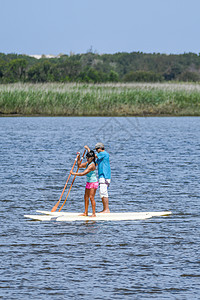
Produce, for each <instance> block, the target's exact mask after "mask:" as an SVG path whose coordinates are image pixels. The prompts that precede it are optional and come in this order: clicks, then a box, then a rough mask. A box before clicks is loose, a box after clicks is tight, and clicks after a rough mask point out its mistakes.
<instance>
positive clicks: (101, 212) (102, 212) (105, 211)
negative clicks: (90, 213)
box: [99, 209, 110, 214]
mask: <svg viewBox="0 0 200 300" xmlns="http://www.w3.org/2000/svg"><path fill="white" fill-rule="evenodd" d="M99 213H100V214H109V213H110V210H109V209H105V210H102V211H100V212H99Z"/></svg>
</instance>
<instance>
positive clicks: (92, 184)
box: [85, 181, 99, 190]
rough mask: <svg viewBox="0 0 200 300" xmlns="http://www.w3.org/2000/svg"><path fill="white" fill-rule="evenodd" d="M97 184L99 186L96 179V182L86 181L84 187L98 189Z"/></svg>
mask: <svg viewBox="0 0 200 300" xmlns="http://www.w3.org/2000/svg"><path fill="white" fill-rule="evenodd" d="M98 186H99V183H98V181H97V182H87V183H86V186H85V188H86V189H89V190H90V189H95V190H97V189H98Z"/></svg>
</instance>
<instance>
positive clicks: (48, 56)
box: [27, 54, 63, 59]
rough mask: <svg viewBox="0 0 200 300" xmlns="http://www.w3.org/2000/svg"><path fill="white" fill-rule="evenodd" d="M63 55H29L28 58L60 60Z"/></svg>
mask: <svg viewBox="0 0 200 300" xmlns="http://www.w3.org/2000/svg"><path fill="white" fill-rule="evenodd" d="M62 55H63V54H58V55H52V54H42V55H40V54H29V55H27V56H30V57H34V58H37V59H40V58H60V57H61V56H62Z"/></svg>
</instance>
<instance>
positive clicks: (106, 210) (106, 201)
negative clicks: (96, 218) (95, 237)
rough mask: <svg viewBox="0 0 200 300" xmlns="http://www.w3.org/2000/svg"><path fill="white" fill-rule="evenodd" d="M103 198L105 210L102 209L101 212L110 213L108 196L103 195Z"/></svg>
mask: <svg viewBox="0 0 200 300" xmlns="http://www.w3.org/2000/svg"><path fill="white" fill-rule="evenodd" d="M101 200H102V202H103V210H102V211H100V213H110V209H109V200H108V198H107V197H103V198H101Z"/></svg>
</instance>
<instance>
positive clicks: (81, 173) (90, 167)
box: [70, 164, 96, 176]
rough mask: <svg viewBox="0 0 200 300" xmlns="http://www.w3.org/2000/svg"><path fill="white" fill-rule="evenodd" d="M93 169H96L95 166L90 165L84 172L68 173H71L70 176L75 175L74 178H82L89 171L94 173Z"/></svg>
mask: <svg viewBox="0 0 200 300" xmlns="http://www.w3.org/2000/svg"><path fill="white" fill-rule="evenodd" d="M95 169H96V168H95V164H92V165H90V166H89V167H88V168H87V169H86V170H85V171H83V172H80V173H76V172H72V171H70V173H71V174H72V175H76V176H84V175H86V174H88V173H90V172H91V171H94V170H95Z"/></svg>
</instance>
